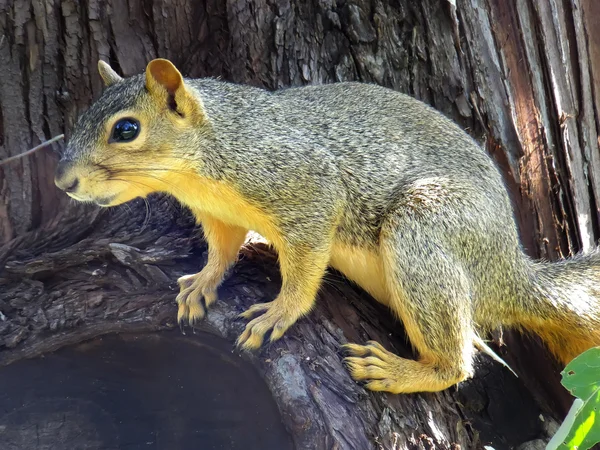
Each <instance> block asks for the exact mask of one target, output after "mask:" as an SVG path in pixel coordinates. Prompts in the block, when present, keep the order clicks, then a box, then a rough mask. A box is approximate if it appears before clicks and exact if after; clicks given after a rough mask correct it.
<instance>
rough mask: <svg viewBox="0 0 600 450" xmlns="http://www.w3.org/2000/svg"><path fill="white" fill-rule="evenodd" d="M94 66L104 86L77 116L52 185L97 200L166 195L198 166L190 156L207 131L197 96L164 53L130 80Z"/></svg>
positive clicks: (80, 197) (105, 66)
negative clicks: (179, 179)
mask: <svg viewBox="0 0 600 450" xmlns="http://www.w3.org/2000/svg"><path fill="white" fill-rule="evenodd" d="M98 70H99V72H100V76H101V77H102V79H103V80H104V83H105V85H106V87H107V88H106V89H105V91H104V92H103V94H102V96H101V97H100V98H99V99H98V100H97V101H96V102H95V103H94V104H92V106H91V107H90V108H89V109H88V110H87V111H86V112H85V113H84V114H82V115H81V117H80V118H79V120H78V121H77V123H76V125H75V127H74V130H73V135H72V137H71V139H70V140H69V143H68V144H67V147H66V149H65V153H64V155H63V157H62V158H61V161H60V162H59V164H58V167H57V170H56V176H55V183H56V185H57V186H58V187H59V188H61V189H62V190H64V191H65V192H67V194H68V195H69V196H70V197H72V198H74V199H76V200H79V201H88V202H94V203H96V204H98V205H100V206H114V205H118V204H121V203H124V202H127V201H129V200H132V199H134V198H136V197H145V196H147V195H148V194H151V193H152V192H158V191H162V192H169V193H171V194H173V193H174V192H173V189H176V186H177V178H178V177H183V176H185V174H186V173H188V174H189V173H191V172H194V171H197V170H198V161H197V158H196V159H194V160H191V159H190V158H192V157H193V156H194V155H195V154H196V153H198V152H199V151H201V147H202V145H203V139H205V140H208V139H209V136H210V123H209V121H208V119H207V117H206V114H205V110H204V107H203V105H202V100H201V99H200V98H199V96H198V95H197V94H196V93H195V92H194V91H193V90H192V89H190V88H189V87H188V86H187V85H186V82H185V80H184V79H183V77H182V76H181V73H179V71H178V70H177V68H176V67H175V66H174V65H173V64H172V63H171V62H170V61H168V60H166V59H155V60H153V61H151V62H150V63H149V64H148V66H147V67H146V72H145V74H141V75H137V76H133V77H130V78H121V77H120V76H119V75H118V74H117V73H116V72H115V71H114V70H113V69H112V68H111V67H110V66H109V65H108V64H107V63H105V62H103V61H99V62H98ZM190 145H192V146H194V147H196V146H197V147H198V149H195V148H190Z"/></svg>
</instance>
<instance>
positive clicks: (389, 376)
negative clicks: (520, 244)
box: [345, 214, 474, 393]
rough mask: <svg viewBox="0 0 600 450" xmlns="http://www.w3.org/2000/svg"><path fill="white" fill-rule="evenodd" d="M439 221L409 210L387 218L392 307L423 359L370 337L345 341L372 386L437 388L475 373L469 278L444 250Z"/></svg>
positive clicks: (354, 370) (352, 365) (384, 245)
mask: <svg viewBox="0 0 600 450" xmlns="http://www.w3.org/2000/svg"><path fill="white" fill-rule="evenodd" d="M448 225H449V224H442V223H440V220H433V221H432V220H431V217H429V218H428V217H426V215H425V214H423V215H421V216H420V217H419V216H417V217H415V215H409V214H393V215H392V216H390V217H388V219H386V221H385V223H384V224H383V227H382V232H381V236H380V252H381V257H382V258H383V267H384V271H385V279H386V282H387V287H388V292H389V294H390V299H389V306H390V308H391V309H392V310H393V311H394V313H395V314H396V315H397V316H398V317H399V318H400V319H401V320H402V322H403V323H404V327H405V329H406V332H407V334H408V337H409V339H410V341H411V343H412V345H413V347H414V348H415V349H416V350H417V352H418V359H417V360H416V361H415V360H410V359H405V358H401V357H399V356H396V355H394V354H393V353H390V352H389V351H387V350H385V349H384V348H383V347H382V346H381V345H379V344H377V343H375V342H370V343H369V344H368V345H366V346H360V345H354V344H349V345H346V346H345V350H346V351H347V353H350V354H351V355H353V356H351V357H349V358H346V359H345V362H346V364H347V366H348V368H349V370H350V373H351V375H352V377H353V378H354V379H356V380H360V381H365V382H366V386H367V387H368V388H369V389H371V390H376V391H388V392H393V393H410V392H424V391H425V392H427V391H428V392H435V391H441V390H443V389H446V388H448V387H450V386H452V385H454V384H456V383H458V382H460V381H463V380H465V379H466V378H468V377H469V376H471V375H472V359H473V353H474V347H473V339H474V331H473V330H474V328H473V319H472V301H471V297H470V296H471V289H470V281H469V277H468V276H467V274H466V273H465V271H464V270H463V268H462V265H461V262H460V261H459V260H458V259H457V258H455V257H454V255H453V254H452V252H450V251H447V250H446V248H447V246H446V245H445V243H446V242H447V240H446V238H447V236H445V233H451V231H448V230H449V229H450V230H451V229H452V227H448Z"/></svg>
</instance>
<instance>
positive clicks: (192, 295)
mask: <svg viewBox="0 0 600 450" xmlns="http://www.w3.org/2000/svg"><path fill="white" fill-rule="evenodd" d="M204 278H205V277H203V276H202V272H200V273H197V274H195V275H184V276H183V277H181V278H179V279H178V280H177V283H179V287H180V288H181V291H180V292H179V295H178V296H177V299H176V301H177V304H178V305H179V306H178V310H177V322H179V324H180V325H185V324H186V323H187V324H189V325H190V326H192V327H193V326H194V325H196V324H197V323H198V322H199V321H200V320H202V319H204V316H206V309H207V308H208V307H209V306H210V305H212V304H213V303H214V302H216V301H217V292H216V290H215V289H209V288H207V283H206V280H205V279H204ZM203 299H204V303H203V302H202V300H203Z"/></svg>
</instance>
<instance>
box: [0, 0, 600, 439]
mask: <svg viewBox="0 0 600 450" xmlns="http://www.w3.org/2000/svg"><path fill="white" fill-rule="evenodd" d="M598 19H600V7H598V6H597V5H596V3H595V2H594V1H593V0H579V1H577V0H564V1H562V0H561V1H558V0H548V1H547V2H536V1H532V0H511V1H509V2H504V1H501V0H458V1H456V6H455V7H454V6H453V2H450V1H448V2H446V1H440V0H423V1H420V2H413V1H410V0H396V1H384V0H353V1H352V2H350V1H339V0H338V1H329V0H312V1H309V2H305V1H299V0H270V1H265V0H237V1H236V0H228V1H220V0H204V1H191V0H181V1H179V2H168V1H166V0H162V1H160V0H128V1H123V2H116V1H110V0H87V1H84V2H76V1H72V0H62V1H58V0H49V1H46V2H41V1H36V0H33V1H30V2H28V1H24V0H14V1H11V2H7V1H1V0H0V36H2V37H0V158H3V157H6V156H12V155H14V154H17V153H21V152H23V151H24V150H26V149H28V148H30V147H32V146H34V145H36V144H37V143H39V142H40V141H43V140H45V139H47V138H49V137H51V136H53V135H56V134H59V133H62V132H65V133H66V134H67V137H68V135H69V132H70V130H71V128H72V126H73V124H74V122H75V120H76V118H77V116H78V115H79V114H80V113H81V112H82V111H83V110H84V109H85V108H86V107H87V106H88V105H89V103H90V102H91V101H92V99H93V98H95V97H97V96H98V95H99V94H100V92H101V89H102V85H101V82H100V80H99V77H98V75H97V73H96V70H95V64H96V62H97V60H98V59H105V60H108V61H110V62H111V65H112V66H113V67H114V68H116V69H117V70H118V71H119V72H120V73H122V74H123V75H125V76H129V75H132V74H135V73H138V72H140V71H142V70H143V68H144V67H145V64H146V63H147V62H148V61H149V60H150V59H152V58H154V57H157V56H160V57H165V58H169V59H171V60H172V61H173V62H174V63H175V64H176V65H177V66H178V67H180V68H181V70H182V72H183V73H184V74H185V75H186V76H189V77H203V76H220V77H223V78H224V79H227V80H231V81H235V82H241V83H247V84H252V85H256V86H263V87H266V88H268V89H276V88H280V87H285V86H290V85H302V84H316V83H330V82H335V81H342V80H361V81H365V82H373V83H378V84H382V85H385V86H388V87H391V88H394V89H396V90H399V91H402V92H406V93H409V94H411V95H413V96H415V97H416V98H419V99H421V100H423V101H426V102H427V103H429V104H431V105H433V106H434V107H435V108H436V109H438V110H440V111H442V112H443V113H444V114H446V115H448V116H449V117H451V118H453V119H454V120H455V121H457V122H458V123H459V124H461V125H462V126H463V127H464V128H465V130H467V131H468V132H469V133H471V134H472V135H473V136H474V137H475V138H477V139H478V140H479V141H480V142H482V145H484V146H485V148H486V149H487V150H488V151H489V153H490V154H491V155H492V156H493V157H494V159H495V160H496V161H497V163H498V164H499V166H500V167H501V168H502V171H503V173H504V175H505V180H506V183H507V186H508V188H509V190H510V192H511V194H512V198H513V202H514V205H515V214H516V217H517V220H518V223H519V226H520V232H521V237H522V241H523V244H524V246H525V248H526V250H527V251H528V253H529V254H531V255H532V256H535V257H545V258H549V259H554V258H557V257H560V256H566V255H569V254H572V253H574V252H577V251H580V250H587V249H589V248H590V247H591V246H592V245H593V243H594V242H595V240H596V239H597V238H598V233H599V231H598V230H599V228H598V206H597V205H598V204H599V203H598V199H597V196H598V195H600V189H599V188H600V179H599V177H600V168H599V167H598V165H599V164H600V160H599V154H598V133H597V128H598V126H599V120H598V111H599V110H600V108H599V106H600V103H599V102H600V84H599V83H600V81H599V80H600V59H599V58H598V56H599V53H600V30H598V29H597V27H594V24H595V23H596V21H597V20H598ZM57 147H60V146H57ZM55 163H56V156H54V155H52V154H51V153H49V152H38V153H37V154H36V155H35V156H34V157H32V158H28V159H22V160H20V161H19V162H17V163H13V164H11V165H10V166H6V167H3V168H0V242H3V243H4V246H3V247H2V248H1V249H0V263H2V266H3V267H4V270H3V272H2V273H1V274H0V277H1V279H0V283H2V288H3V289H2V291H1V292H0V313H1V314H0V363H1V364H3V365H6V364H9V363H14V364H18V363H19V361H20V360H22V359H23V358H29V357H33V356H36V355H40V354H43V353H46V352H49V351H53V350H56V349H58V348H60V347H62V346H65V345H67V344H75V343H78V342H82V341H83V340H86V339H93V338H95V337H97V336H100V335H104V334H107V333H111V332H124V331H127V332H142V331H150V330H162V329H165V328H171V327H173V326H174V324H173V320H174V314H175V311H174V306H173V301H172V300H173V298H174V296H175V291H174V281H175V279H176V278H177V276H179V275H182V274H184V273H194V272H197V271H198V270H199V268H200V267H201V265H202V256H201V255H202V251H203V244H202V242H201V240H199V239H198V238H196V237H195V236H196V234H197V230H195V229H194V227H193V225H192V222H191V221H190V219H189V217H188V216H187V215H186V213H185V212H182V211H181V210H180V209H177V208H173V207H171V206H169V204H168V201H167V200H164V199H161V198H156V199H153V200H152V201H151V202H150V204H151V206H152V208H151V211H150V212H149V213H147V212H146V210H145V208H144V205H141V204H134V205H128V206H126V207H122V208H116V209H112V210H109V211H98V210H96V209H94V208H90V207H85V206H81V205H78V204H74V203H69V202H67V201H66V200H65V197H64V196H63V195H61V194H60V193H59V192H58V191H57V190H56V189H55V188H54V186H53V183H52V179H53V170H54V166H55ZM0 267H1V266H0ZM332 277H333V278H329V279H328V282H327V283H326V284H325V286H324V288H323V290H322V292H321V294H320V298H319V302H318V307H317V309H316V310H315V311H314V312H313V313H311V315H310V316H309V317H308V318H306V319H304V320H302V321H300V322H299V323H298V324H297V325H296V326H294V327H293V329H292V330H290V332H288V334H287V335H286V336H285V338H284V339H283V340H282V341H281V342H278V343H276V344H273V345H271V346H269V347H268V348H266V349H264V350H263V351H261V352H260V353H258V354H256V355H247V356H245V358H248V359H249V360H250V361H251V362H252V363H253V364H254V365H255V367H256V368H257V369H258V370H259V373H261V374H262V376H263V377H264V379H265V381H266V383H267V385H268V386H269V388H270V389H271V393H272V395H273V398H274V399H275V401H276V403H277V405H278V408H279V411H280V413H281V415H282V420H283V423H284V424H285V426H286V429H287V430H288V432H289V433H290V435H291V436H292V439H293V441H294V444H295V446H296V448H360V449H362V448H376V447H377V446H378V445H379V446H380V447H382V448H431V446H435V447H436V448H451V447H452V445H454V444H458V445H460V446H461V447H462V448H477V447H478V446H480V445H481V443H482V442H483V443H485V442H493V445H494V446H495V448H507V447H508V446H509V445H516V444H518V443H521V442H524V441H526V440H531V439H534V438H536V437H537V436H538V435H540V436H541V435H543V432H542V431H541V430H542V425H541V424H540V423H539V422H537V416H538V415H539V410H538V409H537V408H538V407H539V408H540V410H541V411H543V412H544V414H546V415H549V416H553V417H555V418H557V419H560V418H561V415H563V414H564V412H565V409H566V407H568V405H569V403H570V398H569V397H568V396H567V395H566V394H565V392H564V391H563V390H562V389H561V387H560V385H559V384H558V378H559V377H558V366H557V365H556V363H554V362H553V361H552V360H551V359H550V358H548V357H547V355H546V352H545V350H544V349H543V347H542V346H540V345H539V343H537V342H536V341H535V340H532V339H529V338H522V337H520V336H518V335H515V334H513V333H505V334H504V337H503V339H504V342H505V343H506V344H507V346H503V347H501V348H500V349H499V351H501V353H502V355H503V357H505V358H506V359H507V360H508V361H509V363H510V364H511V365H512V366H513V367H514V368H515V369H517V371H518V373H519V375H520V377H521V378H520V380H522V381H523V382H524V384H520V383H521V382H520V381H519V382H517V381H516V380H514V379H512V378H511V377H510V376H508V375H507V374H506V372H505V371H504V369H502V368H500V367H499V366H498V365H494V364H492V365H490V364H483V365H482V366H481V367H480V368H479V369H478V372H477V375H476V378H475V380H473V381H472V382H469V383H465V384H464V385H463V387H461V388H460V389H459V390H458V391H456V390H455V389H451V390H448V391H447V392H444V393H441V394H427V395H410V396H387V395H381V394H372V393H369V392H366V391H364V390H363V389H362V388H360V387H359V386H357V385H356V384H354V383H353V382H352V381H351V380H350V378H349V377H348V375H347V373H346V371H345V370H344V368H343V367H342V365H341V357H340V355H339V354H338V350H337V349H338V347H339V344H340V343H342V342H346V341H352V342H363V341H364V340H366V339H377V340H380V341H382V342H383V343H384V345H385V346H386V347H388V348H395V349H396V350H397V351H398V352H399V353H401V354H407V351H408V350H407V346H406V343H405V337H404V336H403V334H402V330H401V325H399V324H398V323H395V322H394V321H393V320H392V318H391V317H390V315H389V313H388V312H387V311H386V310H385V309H383V308H381V307H379V306H378V305H375V304H374V303H373V302H372V301H370V300H369V299H368V297H367V296H366V294H364V293H361V292H360V291H359V290H357V289H356V288H354V287H352V286H350V285H349V284H348V283H347V282H345V281H343V279H342V278H341V277H340V276H338V275H332ZM269 279H270V280H272V281H268V280H269ZM276 279H277V275H276V270H275V262H274V260H273V258H272V256H270V254H269V253H267V252H265V251H264V250H262V249H261V247H260V246H259V247H257V246H253V247H250V248H249V249H247V250H245V251H244V260H243V262H242V263H241V264H240V265H238V266H236V268H235V269H234V271H233V274H232V276H231V277H230V278H229V281H228V282H227V283H226V285H225V286H224V288H223V290H222V291H223V292H221V298H222V299H223V301H222V302H219V304H218V305H217V307H216V308H215V309H214V310H213V311H212V312H211V313H210V314H209V315H208V318H207V321H206V324H205V326H206V327H207V329H208V328H209V329H210V332H212V333H214V334H217V335H219V336H221V337H223V338H224V339H229V340H231V341H232V340H233V339H234V338H235V337H236V336H237V334H238V333H239V331H240V330H241V329H242V327H243V324H242V322H239V321H236V320H234V316H235V315H236V314H237V313H239V312H240V311H241V310H242V309H243V308H245V307H247V306H248V305H249V304H250V303H252V302H254V301H257V300H259V299H263V298H268V299H271V298H273V297H274V295H275V294H276V292H277V288H278V286H277V282H276V281H274V280H276ZM483 361H486V360H485V359H484V360H483ZM1 372H2V371H1V370H0V373H1ZM548 374H552V375H548ZM484 375H485V376H484ZM524 386H526V387H527V390H525V388H524ZM511 395H512V396H514V397H513V398H518V399H519V401H520V399H521V398H522V399H525V400H523V405H524V407H523V411H524V412H523V414H515V413H514V410H513V409H511V408H509V406H508V404H509V403H508V402H507V399H510V398H511V397H510V396H511ZM530 396H532V397H533V398H535V400H536V402H537V405H538V406H535V405H534V404H533V403H532V402H531V401H530V400H528V399H529V398H530ZM502 411H505V412H506V414H505V415H503V414H502ZM507 411H510V412H507ZM509 419H516V423H512V425H510V426H509V425H507V424H511V422H510V420H509ZM490 423H493V426H490ZM481 436H483V438H482V437H481ZM336 445H337V447H335V446H336Z"/></svg>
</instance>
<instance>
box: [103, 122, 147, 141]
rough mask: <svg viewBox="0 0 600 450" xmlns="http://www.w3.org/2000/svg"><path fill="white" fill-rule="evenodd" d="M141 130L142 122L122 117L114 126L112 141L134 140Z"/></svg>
mask: <svg viewBox="0 0 600 450" xmlns="http://www.w3.org/2000/svg"><path fill="white" fill-rule="evenodd" d="M139 132H140V123H139V122H138V121H137V120H135V119H121V120H119V121H118V122H117V123H115V126H114V127H113V132H112V136H111V138H110V140H111V141H112V142H129V141H133V140H134V139H135V138H136V137H137V135H138V133H139Z"/></svg>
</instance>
